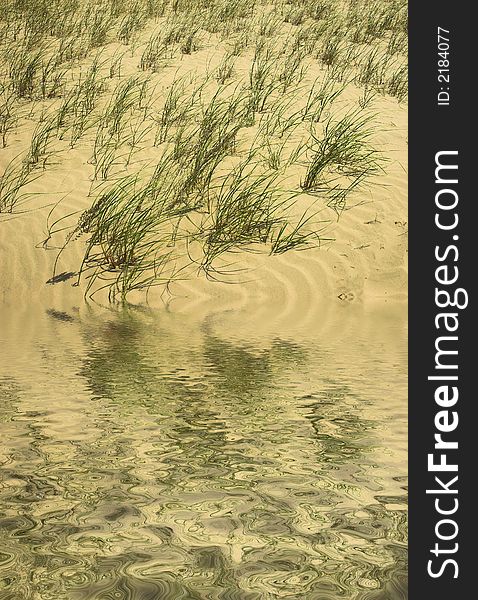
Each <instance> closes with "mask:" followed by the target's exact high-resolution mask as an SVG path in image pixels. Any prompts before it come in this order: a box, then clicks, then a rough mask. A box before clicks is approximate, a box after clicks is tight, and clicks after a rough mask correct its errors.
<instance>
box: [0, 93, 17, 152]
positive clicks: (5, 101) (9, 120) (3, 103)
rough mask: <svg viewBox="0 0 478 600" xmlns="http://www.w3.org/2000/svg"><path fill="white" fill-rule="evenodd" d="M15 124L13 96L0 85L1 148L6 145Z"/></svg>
mask: <svg viewBox="0 0 478 600" xmlns="http://www.w3.org/2000/svg"><path fill="white" fill-rule="evenodd" d="M16 123H17V112H16V110H15V94H14V92H12V91H11V90H9V89H8V88H7V87H6V86H4V85H3V84H0V140H1V142H2V147H3V148H5V146H6V145H7V136H8V134H9V133H10V132H11V131H12V130H13V129H14V128H15V125H16Z"/></svg>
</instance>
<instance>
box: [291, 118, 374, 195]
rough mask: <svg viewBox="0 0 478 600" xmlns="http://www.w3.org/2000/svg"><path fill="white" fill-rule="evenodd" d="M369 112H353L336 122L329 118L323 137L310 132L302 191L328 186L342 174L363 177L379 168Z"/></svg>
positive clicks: (318, 189)
mask: <svg viewBox="0 0 478 600" xmlns="http://www.w3.org/2000/svg"><path fill="white" fill-rule="evenodd" d="M371 119H372V115H370V114H363V113H361V111H357V110H356V111H354V112H352V113H349V114H347V115H345V116H344V117H343V118H342V119H340V120H339V121H332V120H329V121H328V122H327V124H326V125H325V128H324V131H323V135H322V137H318V136H317V135H316V134H314V133H312V143H311V144H310V149H311V151H312V160H311V162H310V164H309V166H308V169H307V173H306V176H305V178H304V180H303V181H302V183H301V187H302V189H303V190H305V191H309V192H317V191H323V190H324V189H327V187H328V186H329V185H330V182H331V181H333V180H334V179H337V177H338V176H340V175H342V176H345V177H349V178H357V177H360V178H363V177H364V176H365V175H366V176H370V175H374V174H376V173H377V172H378V171H379V170H380V163H381V157H380V155H379V153H378V152H377V151H376V150H375V149H374V148H373V147H372V146H371V144H370V138H371V135H372V133H373V131H372V129H371Z"/></svg>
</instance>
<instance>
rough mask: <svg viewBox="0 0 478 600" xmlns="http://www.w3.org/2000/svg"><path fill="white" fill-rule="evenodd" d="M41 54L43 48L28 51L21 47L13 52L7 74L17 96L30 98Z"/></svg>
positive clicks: (39, 65) (33, 89)
mask: <svg viewBox="0 0 478 600" xmlns="http://www.w3.org/2000/svg"><path fill="white" fill-rule="evenodd" d="M13 51H14V50H13ZM14 52H15V51H14ZM42 56H43V49H37V50H36V51H30V50H27V49H25V48H21V49H18V50H17V52H15V54H13V57H12V58H11V60H10V65H9V76H10V81H11V85H12V88H13V90H14V91H15V93H16V95H17V96H18V97H19V98H26V99H30V98H32V97H33V94H34V91H35V84H36V76H37V73H38V71H39V69H40V68H41V63H42Z"/></svg>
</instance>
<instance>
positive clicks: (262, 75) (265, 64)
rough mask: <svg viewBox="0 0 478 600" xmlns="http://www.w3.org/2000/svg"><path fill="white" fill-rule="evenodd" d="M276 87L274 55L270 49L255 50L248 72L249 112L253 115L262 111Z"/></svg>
mask: <svg viewBox="0 0 478 600" xmlns="http://www.w3.org/2000/svg"><path fill="white" fill-rule="evenodd" d="M278 85H279V83H278V82H277V79H276V57H275V56H274V53H273V52H272V50H271V49H270V48H265V49H263V48H261V47H259V48H256V51H255V53H254V57H253V59H252V64H251V68H250V70H249V87H248V91H249V94H250V97H249V98H250V110H251V111H252V112H253V113H257V112H262V111H264V110H265V108H266V104H267V101H268V100H269V97H270V96H271V94H272V93H273V92H274V91H275V90H276V89H277V87H278Z"/></svg>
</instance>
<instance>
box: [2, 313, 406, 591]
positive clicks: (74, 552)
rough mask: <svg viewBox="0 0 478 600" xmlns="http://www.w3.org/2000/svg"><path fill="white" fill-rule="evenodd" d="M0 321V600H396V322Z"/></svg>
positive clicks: (10, 316)
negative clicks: (218, 599) (215, 599)
mask: <svg viewBox="0 0 478 600" xmlns="http://www.w3.org/2000/svg"><path fill="white" fill-rule="evenodd" d="M0 319H1V320H2V323H3V324H4V327H3V333H2V334H1V335H0V338H1V339H0V343H1V347H2V356H3V357H2V359H1V361H0V364H1V371H0V373H1V377H0V394H1V397H2V402H1V409H0V428H1V434H2V448H1V452H0V463H1V471H2V483H1V489H0V503H1V508H0V598H2V599H5V600H7V599H9V600H10V599H11V600H17V599H18V600H29V599H35V600H36V599H38V600H67V599H68V600H70V599H71V600H80V599H81V600H83V599H84V600H113V599H135V600H153V599H163V598H164V599H181V598H184V599H209V598H224V599H228V598H231V599H244V600H255V599H262V598H264V599H268V598H297V599H299V598H305V599H311V600H312V599H316V600H329V599H331V600H335V599H339V598H344V599H346V600H355V599H357V600H358V599H360V600H388V599H397V600H398V599H403V598H406V597H407V594H406V542H407V540H406V534H407V530H406V474H407V469H406V354H405V345H406V334H405V331H404V326H405V315H404V314H402V312H401V311H396V310H393V311H392V310H390V311H388V310H387V309H380V310H379V311H378V312H377V311H375V310H374V311H368V312H367V311H366V310H364V309H361V308H352V307H346V308H343V309H338V310H337V314H334V315H333V317H331V316H330V315H329V316H328V317H327V319H325V317H324V318H323V319H322V318H321V316H320V314H319V315H318V316H317V318H315V320H313V321H312V323H311V322H308V324H307V326H300V325H297V326H295V325H294V323H289V324H288V325H287V326H286V325H284V323H282V322H281V323H273V322H272V321H271V322H270V324H269V326H267V325H264V324H262V323H261V327H258V326H257V327H256V326H255V324H254V323H251V322H250V315H248V313H247V312H246V311H245V312H244V313H234V311H221V310H216V311H214V310H211V311H210V312H207V311H205V312H203V313H201V315H200V316H199V315H197V316H195V317H194V316H191V315H188V314H184V313H182V312H180V311H179V312H176V311H175V310H174V309H171V310H167V309H164V310H150V309H138V308H130V309H121V310H105V309H100V308H97V307H89V306H84V307H82V308H81V309H75V308H68V309H66V310H56V309H53V308H47V309H46V310H45V309H44V308H38V309H35V308H34V307H30V308H29V309H28V310H26V311H25V312H23V313H20V312H19V311H18V310H15V307H12V308H10V309H7V308H3V309H2V311H1V314H0ZM325 320H326V322H325Z"/></svg>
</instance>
